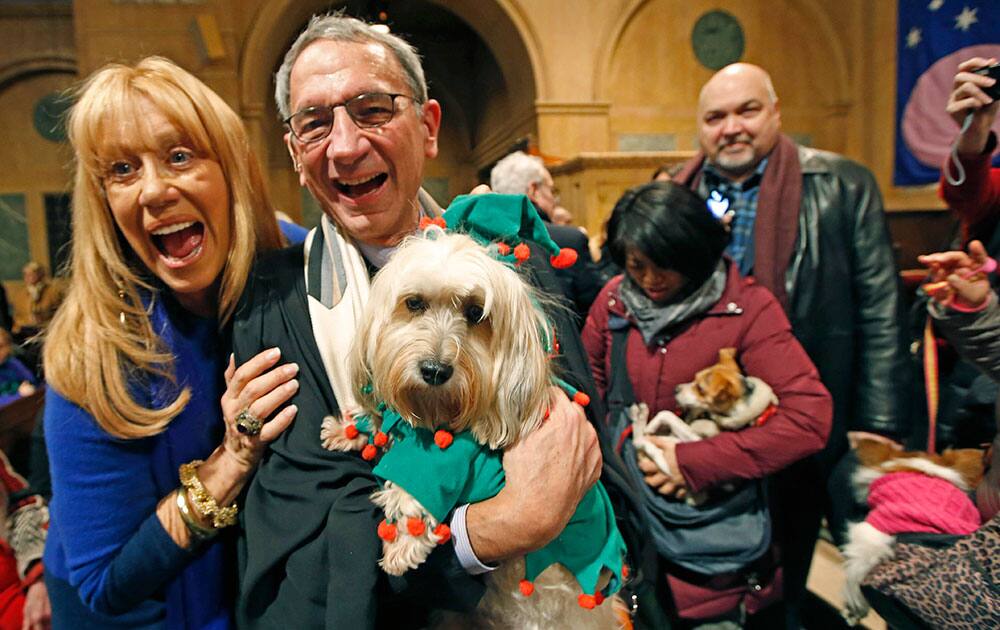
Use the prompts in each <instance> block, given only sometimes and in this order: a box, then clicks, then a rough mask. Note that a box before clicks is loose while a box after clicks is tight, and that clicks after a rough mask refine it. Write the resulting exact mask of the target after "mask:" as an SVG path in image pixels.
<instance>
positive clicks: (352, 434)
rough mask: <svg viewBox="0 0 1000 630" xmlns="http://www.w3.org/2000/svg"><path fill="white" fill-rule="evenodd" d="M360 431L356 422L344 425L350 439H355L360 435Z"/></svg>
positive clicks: (345, 433)
mask: <svg viewBox="0 0 1000 630" xmlns="http://www.w3.org/2000/svg"><path fill="white" fill-rule="evenodd" d="M358 433H359V431H358V427H357V425H355V424H348V425H346V426H345V427H344V435H345V436H346V437H347V439H348V440H353V439H354V438H356V437H358Z"/></svg>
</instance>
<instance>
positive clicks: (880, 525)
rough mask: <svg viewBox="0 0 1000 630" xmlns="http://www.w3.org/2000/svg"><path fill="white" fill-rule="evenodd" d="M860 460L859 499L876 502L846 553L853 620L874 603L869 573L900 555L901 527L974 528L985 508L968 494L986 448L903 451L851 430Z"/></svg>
mask: <svg viewBox="0 0 1000 630" xmlns="http://www.w3.org/2000/svg"><path fill="white" fill-rule="evenodd" d="M850 438H851V442H852V446H853V447H854V450H855V452H856V453H857V456H858V462H859V464H860V465H859V466H858V469H857V470H856V471H855V472H854V474H853V476H852V479H851V481H852V484H853V489H854V492H855V495H856V497H857V499H858V500H859V501H861V502H867V503H868V505H869V508H870V511H869V513H868V516H867V517H866V519H865V520H864V521H861V522H858V523H853V524H851V525H850V526H849V527H848V531H847V540H848V542H847V544H845V545H844V548H843V549H842V552H843V556H844V573H845V583H844V590H843V597H844V609H843V610H842V611H841V615H842V616H843V617H844V619H845V620H847V621H848V622H849V623H851V624H856V623H858V622H860V620H861V619H863V618H864V617H865V615H866V614H867V613H868V610H869V605H868V602H867V601H866V600H865V598H864V595H863V594H862V592H861V584H862V582H863V581H864V579H865V576H867V575H868V573H869V572H870V571H871V570H872V569H873V568H875V566H877V565H878V564H879V563H881V562H883V561H885V560H888V559H890V558H892V557H894V555H895V552H894V546H895V543H896V536H895V534H897V533H902V532H924V533H932V534H933V533H936V534H956V535H964V534H969V533H971V532H972V531H975V529H976V528H977V527H978V526H979V513H978V511H977V509H976V507H975V505H974V504H973V503H972V500H971V499H970V498H969V497H968V496H967V493H968V492H970V491H971V490H973V489H974V488H975V487H976V486H977V485H978V484H979V481H980V480H981V479H982V478H983V473H984V470H985V461H984V451H983V450H982V449H976V448H964V449H946V450H945V451H944V452H942V453H941V454H940V455H938V454H935V453H927V452H924V451H903V450H901V449H900V448H899V447H898V446H895V445H893V444H890V443H888V442H886V441H883V440H876V439H872V438H866V437H857V436H855V435H853V434H852V435H850Z"/></svg>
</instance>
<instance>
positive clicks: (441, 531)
mask: <svg viewBox="0 0 1000 630" xmlns="http://www.w3.org/2000/svg"><path fill="white" fill-rule="evenodd" d="M433 533H434V535H435V536H437V537H438V538H439V540H438V542H437V544H439V545H443V544H445V543H446V542H448V541H449V540H451V528H450V527H448V526H447V525H445V524H444V523H440V524H438V526H437V527H435V528H434V532H433Z"/></svg>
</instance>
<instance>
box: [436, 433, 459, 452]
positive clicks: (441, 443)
mask: <svg viewBox="0 0 1000 630" xmlns="http://www.w3.org/2000/svg"><path fill="white" fill-rule="evenodd" d="M454 441H455V438H454V436H452V434H451V433H448V432H447V431H445V430H444V429H438V430H437V431H436V432H435V433H434V443H435V444H437V445H438V448H439V449H441V450H442V451H443V450H444V449H446V448H448V447H449V446H451V443H452V442H454Z"/></svg>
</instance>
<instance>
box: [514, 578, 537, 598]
mask: <svg viewBox="0 0 1000 630" xmlns="http://www.w3.org/2000/svg"><path fill="white" fill-rule="evenodd" d="M517 586H518V588H520V589H521V595H524V596H525V597H531V594H532V593H534V592H535V585H534V584H532V583H531V582H529V581H528V580H521V581H520V583H518V585H517Z"/></svg>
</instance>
